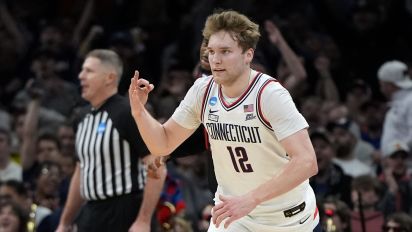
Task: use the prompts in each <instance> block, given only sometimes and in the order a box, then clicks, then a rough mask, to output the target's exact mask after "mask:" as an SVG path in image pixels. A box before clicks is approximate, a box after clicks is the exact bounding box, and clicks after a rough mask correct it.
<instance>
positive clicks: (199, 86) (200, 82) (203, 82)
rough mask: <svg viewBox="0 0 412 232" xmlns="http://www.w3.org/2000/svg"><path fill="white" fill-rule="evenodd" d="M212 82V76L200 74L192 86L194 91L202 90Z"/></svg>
mask: <svg viewBox="0 0 412 232" xmlns="http://www.w3.org/2000/svg"><path fill="white" fill-rule="evenodd" d="M212 82H213V76H212V75H209V76H206V75H204V76H202V77H200V78H198V79H196V81H195V83H194V84H193V86H192V88H193V89H194V91H195V92H197V93H199V92H204V91H205V90H206V88H207V87H208V86H209V85H210V84H211V83H212Z"/></svg>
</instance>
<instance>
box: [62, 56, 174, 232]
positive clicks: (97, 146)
mask: <svg viewBox="0 0 412 232" xmlns="http://www.w3.org/2000/svg"><path fill="white" fill-rule="evenodd" d="M121 76H122V62H121V60H120V58H119V57H118V55H117V54H116V53H115V52H113V51H111V50H103V49H98V50H93V51H91V52H90V53H89V54H88V55H87V56H86V60H85V61H84V63H83V67H82V70H81V72H80V74H79V79H80V84H81V88H82V93H81V94H82V97H83V98H84V99H85V100H86V101H88V102H89V103H90V105H91V109H90V110H89V112H88V113H87V114H86V115H85V116H84V117H83V119H82V120H81V121H80V123H79V124H78V127H77V132H76V152H77V154H78V159H79V162H78V163H77V165H76V170H75V172H74V174H73V177H72V181H71V184H70V189H69V195H68V198H67V202H66V205H65V207H64V210H63V214H62V217H61V219H60V223H59V227H58V228H57V231H58V232H65V231H71V229H72V224H73V222H74V219H75V218H76V220H75V221H76V222H75V224H76V225H77V229H78V231H80V232H82V231H87V232H90V231H99V232H100V231H119V232H122V231H128V230H129V229H130V231H139V232H141V231H143V232H149V231H150V223H151V216H152V214H153V211H154V208H155V206H156V204H157V202H158V199H159V195H160V192H161V190H162V186H163V181H164V177H165V175H166V171H165V169H162V170H160V172H161V173H160V175H161V177H160V178H158V179H154V178H147V183H146V185H145V179H146V178H145V177H146V171H145V169H144V166H143V158H144V157H145V158H146V157H148V156H147V155H148V154H149V151H148V149H147V148H146V146H145V144H144V142H143V140H142V139H141V137H140V135H139V131H138V129H137V127H136V124H135V122H134V120H133V118H132V115H131V113H130V105H129V102H128V100H127V99H126V98H124V97H122V96H120V95H119V94H118V84H119V82H120V77H121ZM82 206H83V208H82V210H81V212H80V213H79V212H78V211H79V209H80V208H81V207H82ZM139 209H140V210H139ZM76 216H77V217H76Z"/></svg>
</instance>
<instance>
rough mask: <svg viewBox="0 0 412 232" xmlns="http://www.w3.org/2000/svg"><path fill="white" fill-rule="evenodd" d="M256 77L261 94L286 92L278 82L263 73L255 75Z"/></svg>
mask: <svg viewBox="0 0 412 232" xmlns="http://www.w3.org/2000/svg"><path fill="white" fill-rule="evenodd" d="M256 75H257V77H259V82H260V89H261V91H263V92H273V91H275V92H279V91H280V92H283V91H287V90H286V89H285V88H284V87H283V86H282V84H280V83H279V81H278V80H277V79H276V78H275V77H272V76H270V75H268V74H265V73H257V74H256Z"/></svg>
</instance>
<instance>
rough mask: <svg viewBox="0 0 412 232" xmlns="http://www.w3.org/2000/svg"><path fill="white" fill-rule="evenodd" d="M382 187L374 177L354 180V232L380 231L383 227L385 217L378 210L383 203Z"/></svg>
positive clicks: (359, 177)
mask: <svg viewBox="0 0 412 232" xmlns="http://www.w3.org/2000/svg"><path fill="white" fill-rule="evenodd" d="M382 192H383V189H382V186H381V185H380V183H379V181H378V180H377V179H376V178H375V177H372V176H369V175H363V176H358V177H356V178H354V179H353V182H352V204H353V211H352V216H351V228H352V232H362V231H365V230H363V228H367V229H368V231H379V229H380V228H381V227H382V225H383V221H384V215H383V213H382V212H381V211H380V210H379V209H378V203H380V202H381V196H382Z"/></svg>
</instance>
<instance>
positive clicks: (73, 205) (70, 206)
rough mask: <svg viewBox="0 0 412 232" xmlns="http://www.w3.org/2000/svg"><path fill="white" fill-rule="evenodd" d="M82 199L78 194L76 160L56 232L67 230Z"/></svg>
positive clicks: (77, 165)
mask: <svg viewBox="0 0 412 232" xmlns="http://www.w3.org/2000/svg"><path fill="white" fill-rule="evenodd" d="M84 201H85V200H84V199H83V198H82V196H81V195H80V164H79V163H78V162H77V164H76V169H75V171H74V173H73V176H72V179H71V183H70V188H69V195H68V196H67V201H66V204H65V206H64V210H63V213H62V216H61V218H60V222H59V226H58V228H57V230H56V232H65V231H68V230H69V228H70V227H71V225H72V223H73V220H74V217H75V216H76V214H77V213H78V210H79V209H80V207H81V206H82V205H83V203H84Z"/></svg>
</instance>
